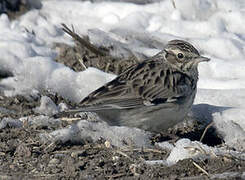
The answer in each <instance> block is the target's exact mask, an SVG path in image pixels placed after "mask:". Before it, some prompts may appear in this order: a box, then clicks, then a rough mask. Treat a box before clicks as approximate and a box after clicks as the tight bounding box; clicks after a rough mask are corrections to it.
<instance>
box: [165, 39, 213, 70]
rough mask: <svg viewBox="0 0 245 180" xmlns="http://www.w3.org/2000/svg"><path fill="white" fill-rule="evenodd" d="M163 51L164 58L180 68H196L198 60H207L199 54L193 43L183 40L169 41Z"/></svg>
mask: <svg viewBox="0 0 245 180" xmlns="http://www.w3.org/2000/svg"><path fill="white" fill-rule="evenodd" d="M164 51H165V53H166V55H165V58H166V60H167V61H168V62H170V63H171V64H173V65H175V66H177V67H178V68H180V69H182V70H189V69H192V68H197V65H198V63H199V62H202V61H209V59H208V58H206V57H203V56H200V54H199V52H198V50H197V49H196V48H195V47H194V46H193V45H191V44H190V43H188V42H186V41H183V40H172V41H169V42H168V44H167V46H166V48H165V49H164Z"/></svg>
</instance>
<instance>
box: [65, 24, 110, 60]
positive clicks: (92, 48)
mask: <svg viewBox="0 0 245 180" xmlns="http://www.w3.org/2000/svg"><path fill="white" fill-rule="evenodd" d="M61 25H62V26H63V28H62V30H63V31H64V32H66V33H67V34H69V35H70V36H71V37H72V38H73V39H75V40H76V41H78V42H79V43H80V44H81V45H83V46H85V47H86V48H87V49H88V50H90V51H91V52H93V53H94V54H98V55H100V56H107V55H108V54H107V53H105V52H103V51H101V50H99V49H98V48H97V47H96V46H94V45H93V44H91V43H90V42H89V41H87V40H85V39H84V38H81V37H80V36H79V35H78V34H77V33H75V31H74V28H72V30H71V29H69V28H68V27H67V26H66V25H65V24H61Z"/></svg>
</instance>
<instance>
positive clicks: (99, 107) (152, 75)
mask: <svg viewBox="0 0 245 180" xmlns="http://www.w3.org/2000/svg"><path fill="white" fill-rule="evenodd" d="M209 60H210V59H209V58H207V57H204V56H201V55H200V54H199V52H198V50H197V49H196V48H195V47H194V46H193V45H192V44H190V43H189V42H187V41H184V40H178V39H175V40H171V41H169V42H168V43H167V45H166V46H165V47H164V49H163V50H162V51H160V52H159V53H157V54H156V55H154V56H152V57H150V58H148V59H146V60H144V61H141V62H138V63H136V64H134V65H132V66H130V67H128V68H127V69H126V70H125V71H124V72H122V73H121V74H119V75H118V76H117V77H116V78H115V79H114V80H112V81H110V82H108V83H106V84H105V85H103V86H102V87H100V88H98V89H97V90H95V91H93V92H92V93H90V94H89V95H88V96H87V97H85V98H84V99H82V100H81V102H80V103H78V106H77V107H76V108H74V109H68V110H65V111H63V112H61V114H62V115H65V114H66V115H67V114H76V113H80V112H95V113H97V114H98V116H99V117H100V118H101V119H102V120H103V121H105V122H107V123H108V124H109V125H111V126H127V127H136V128H140V129H143V130H146V131H151V132H163V131H166V130H167V129H169V128H170V127H173V126H174V125H176V124H178V123H179V122H181V121H183V120H184V118H185V117H186V116H187V114H188V112H189V111H190V109H191V106H192V104H193V102H194V98H195V96H196V92H197V81H198V64H199V63H200V62H208V61H209Z"/></svg>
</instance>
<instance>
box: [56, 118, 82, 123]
mask: <svg viewBox="0 0 245 180" xmlns="http://www.w3.org/2000/svg"><path fill="white" fill-rule="evenodd" d="M80 119H81V118H80V117H79V118H78V117H77V118H67V117H63V118H60V120H61V121H67V122H72V121H77V120H80Z"/></svg>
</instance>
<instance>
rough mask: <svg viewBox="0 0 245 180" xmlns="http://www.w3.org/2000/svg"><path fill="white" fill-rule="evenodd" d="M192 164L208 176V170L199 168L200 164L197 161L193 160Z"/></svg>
mask: <svg viewBox="0 0 245 180" xmlns="http://www.w3.org/2000/svg"><path fill="white" fill-rule="evenodd" d="M192 163H193V165H194V166H196V167H197V168H198V169H200V170H201V171H202V172H203V173H204V174H206V175H207V176H209V174H208V172H207V171H205V170H204V169H203V168H201V166H199V165H198V164H197V163H195V162H194V161H193V162H192Z"/></svg>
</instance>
